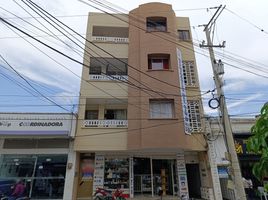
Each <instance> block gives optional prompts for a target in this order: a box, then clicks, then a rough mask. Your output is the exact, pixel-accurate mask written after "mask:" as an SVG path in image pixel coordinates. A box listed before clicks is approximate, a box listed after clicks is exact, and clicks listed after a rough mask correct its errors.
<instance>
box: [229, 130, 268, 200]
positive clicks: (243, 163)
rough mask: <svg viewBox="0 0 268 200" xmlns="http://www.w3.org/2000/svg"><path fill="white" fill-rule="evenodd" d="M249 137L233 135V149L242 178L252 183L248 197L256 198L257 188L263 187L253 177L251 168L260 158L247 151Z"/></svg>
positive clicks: (247, 135) (246, 135)
mask: <svg viewBox="0 0 268 200" xmlns="http://www.w3.org/2000/svg"><path fill="white" fill-rule="evenodd" d="M249 137H250V135H249V134H239V135H235V136H234V138H235V147H236V153H237V155H238V159H239V163H240V167H241V173H242V176H243V177H244V178H245V179H247V180H251V181H252V183H253V191H247V193H249V192H251V194H248V195H250V196H251V197H256V198H257V190H258V187H259V186H263V184H262V183H261V182H260V181H258V179H257V178H256V177H255V176H254V175H253V173H252V168H253V165H254V164H255V163H256V162H258V161H259V160H260V156H259V155H256V154H253V153H251V152H248V151H247V148H246V142H247V139H248V138H249Z"/></svg>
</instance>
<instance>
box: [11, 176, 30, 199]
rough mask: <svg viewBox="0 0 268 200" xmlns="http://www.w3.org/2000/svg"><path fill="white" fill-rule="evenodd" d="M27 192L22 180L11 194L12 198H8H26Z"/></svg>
mask: <svg viewBox="0 0 268 200" xmlns="http://www.w3.org/2000/svg"><path fill="white" fill-rule="evenodd" d="M25 191H26V187H25V185H24V184H23V181H22V180H19V181H18V182H17V183H16V184H15V186H14V190H13V192H12V194H11V196H10V197H8V200H16V199H18V198H21V197H24V195H25Z"/></svg>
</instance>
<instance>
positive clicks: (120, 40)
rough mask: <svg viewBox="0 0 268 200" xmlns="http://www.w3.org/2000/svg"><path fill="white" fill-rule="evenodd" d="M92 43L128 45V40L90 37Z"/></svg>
mask: <svg viewBox="0 0 268 200" xmlns="http://www.w3.org/2000/svg"><path fill="white" fill-rule="evenodd" d="M92 41H93V42H112V43H128V38H121V37H104V36H92Z"/></svg>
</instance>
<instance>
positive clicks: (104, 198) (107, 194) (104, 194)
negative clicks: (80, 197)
mask: <svg viewBox="0 0 268 200" xmlns="http://www.w3.org/2000/svg"><path fill="white" fill-rule="evenodd" d="M94 200H126V199H125V197H124V195H123V191H122V190H120V189H116V190H115V191H114V192H112V191H110V190H106V189H104V188H97V189H96V192H95V194H94Z"/></svg>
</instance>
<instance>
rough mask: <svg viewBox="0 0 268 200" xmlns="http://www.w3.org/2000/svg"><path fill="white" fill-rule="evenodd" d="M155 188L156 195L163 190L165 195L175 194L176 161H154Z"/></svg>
mask: <svg viewBox="0 0 268 200" xmlns="http://www.w3.org/2000/svg"><path fill="white" fill-rule="evenodd" d="M152 163H153V165H152V168H153V187H154V195H159V192H160V191H161V190H162V192H163V195H173V194H174V178H175V174H174V163H175V162H174V160H168V159H153V162H152Z"/></svg>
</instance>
